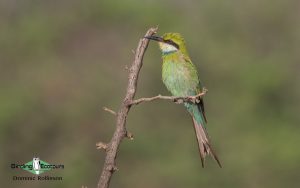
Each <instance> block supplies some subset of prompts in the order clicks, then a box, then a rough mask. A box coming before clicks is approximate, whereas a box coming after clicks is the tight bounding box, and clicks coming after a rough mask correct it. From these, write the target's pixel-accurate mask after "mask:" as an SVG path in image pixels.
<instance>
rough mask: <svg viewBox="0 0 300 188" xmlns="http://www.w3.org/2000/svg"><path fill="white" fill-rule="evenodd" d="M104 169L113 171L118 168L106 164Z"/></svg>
mask: <svg viewBox="0 0 300 188" xmlns="http://www.w3.org/2000/svg"><path fill="white" fill-rule="evenodd" d="M106 170H108V171H110V172H115V171H118V170H119V169H118V167H116V166H115V165H112V164H111V165H108V166H107V167H106Z"/></svg>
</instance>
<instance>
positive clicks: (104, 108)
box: [103, 107, 117, 116]
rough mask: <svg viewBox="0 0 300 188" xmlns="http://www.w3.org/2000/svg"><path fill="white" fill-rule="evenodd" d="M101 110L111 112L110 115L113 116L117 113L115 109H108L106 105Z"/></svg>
mask: <svg viewBox="0 0 300 188" xmlns="http://www.w3.org/2000/svg"><path fill="white" fill-rule="evenodd" d="M103 110H104V111H106V112H109V113H111V114H112V115H115V116H116V115H117V113H116V112H115V111H113V110H111V109H109V108H107V107H103Z"/></svg>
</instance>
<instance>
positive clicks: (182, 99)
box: [128, 88, 207, 105]
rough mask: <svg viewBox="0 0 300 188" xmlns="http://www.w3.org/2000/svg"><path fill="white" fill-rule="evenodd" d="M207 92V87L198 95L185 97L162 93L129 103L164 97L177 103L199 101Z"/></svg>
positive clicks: (135, 103) (134, 103)
mask: <svg viewBox="0 0 300 188" xmlns="http://www.w3.org/2000/svg"><path fill="white" fill-rule="evenodd" d="M206 93H207V89H205V88H204V89H203V92H201V93H199V94H198V95H194V96H185V97H174V96H162V95H157V96H155V97H149V98H140V99H136V100H133V101H131V103H129V104H128V105H138V104H140V103H142V102H151V101H154V100H157V99H163V100H170V101H173V102H175V103H177V104H180V103H183V102H192V103H198V102H199V98H201V97H203V96H204V95H205V94H206Z"/></svg>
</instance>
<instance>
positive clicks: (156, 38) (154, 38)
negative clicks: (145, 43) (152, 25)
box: [144, 35, 164, 42]
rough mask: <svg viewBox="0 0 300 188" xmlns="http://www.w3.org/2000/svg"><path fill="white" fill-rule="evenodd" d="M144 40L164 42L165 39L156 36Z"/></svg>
mask: <svg viewBox="0 0 300 188" xmlns="http://www.w3.org/2000/svg"><path fill="white" fill-rule="evenodd" d="M144 38H145V39H149V40H155V41H158V42H164V39H163V38H162V37H159V36H155V35H152V36H147V37H144Z"/></svg>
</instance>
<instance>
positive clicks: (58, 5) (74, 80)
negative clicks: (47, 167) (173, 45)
mask: <svg viewBox="0 0 300 188" xmlns="http://www.w3.org/2000/svg"><path fill="white" fill-rule="evenodd" d="M299 7H300V4H299V1H295V0H287V1H282V0H272V1H271V0H268V1H259V0H244V1H238V0H227V1H217V0H203V1H179V0H175V1H171V0H167V1H158V0H145V1H138V0H123V1H108V0H100V1H97V0H87V1H80V0H73V1H70V0H64V1H58V0H52V1H36V0H27V1H17V0H2V1H1V2H0V26H1V29H0V139H1V140H0V141H1V142H0V147H1V162H0V167H1V171H0V177H1V181H0V182H1V187H33V188H34V187H45V188H46V187H81V185H87V186H88V187H95V185H96V184H97V181H98V177H99V175H100V171H101V168H102V165H103V161H104V155H105V154H104V153H103V152H100V151H97V150H96V149H95V143H96V142H98V141H109V139H110V138H111V136H112V133H113V131H114V126H115V118H114V117H113V116H112V115H110V114H108V113H106V112H104V111H102V110H101V108H102V107H103V106H107V107H110V108H112V109H115V110H117V109H118V107H119V105H120V103H121V101H122V98H123V97H124V94H125V88H126V84H127V74H128V73H127V71H126V70H125V66H126V65H127V66H128V65H130V63H131V62H132V59H133V54H132V52H131V50H132V49H135V48H136V45H137V42H138V40H139V38H140V37H142V36H143V34H144V33H145V31H146V30H147V29H148V28H149V27H151V26H156V25H159V34H163V33H164V32H180V33H182V35H184V36H185V39H186V41H187V45H188V49H189V51H190V55H191V58H192V60H193V62H194V63H195V64H196V66H197V67H198V70H199V74H200V77H201V80H202V82H203V83H204V85H205V86H206V87H207V88H208V89H209V93H208V95H207V96H205V103H206V111H207V116H208V121H209V124H208V131H209V133H210V136H211V138H212V142H213V145H214V147H215V148H216V150H217V153H218V154H219V157H220V159H221V160H222V162H223V166H224V168H223V169H219V168H218V167H217V165H216V164H215V162H214V161H213V160H212V159H207V167H206V168H205V169H202V168H201V163H200V159H199V154H198V150H197V145H196V139H195V137H194V133H193V128H192V121H191V119H190V117H189V115H188V114H187V112H186V111H185V110H184V108H183V107H182V106H181V105H176V104H173V103H170V102H168V101H156V102H152V103H147V104H142V105H139V106H137V107H134V108H132V110H131V111H130V114H129V117H128V122H127V126H128V129H129V130H130V131H131V132H132V133H134V135H135V139H134V141H128V140H125V141H124V142H123V143H122V145H121V148H120V151H119V157H118V160H117V165H118V167H119V169H120V171H118V172H117V173H116V174H115V175H114V177H113V179H112V181H111V187H124V188H126V187H143V188H148V187H149V188H150V187H151V188H152V187H157V188H167V187H172V188H175V187H191V188H193V187H210V188H217V187H222V188H227V187H228V188H232V187H244V188H281V187H299V185H300V184H299V169H300V150H299V146H297V144H298V143H299V142H300V137H299V131H300V128H299V122H300V116H299V106H300V102H299V101H300V100H299V99H300V97H299V96H300V87H299V82H300V74H299V70H300V66H299V61H300V56H299V49H300V45H299V44H300V43H299V42H300V22H299V16H300V13H299V12H300V9H299ZM157 94H165V95H168V94H169V93H168V92H167V91H166V89H165V88H164V86H163V84H162V82H161V59H160V52H159V50H158V47H157V44H155V43H151V44H150V46H149V48H148V51H147V53H146V55H145V59H144V66H143V68H142V71H141V74H140V79H139V85H138V93H137V97H141V96H153V95H157ZM33 155H38V156H39V157H40V158H41V159H42V160H44V161H47V162H49V163H63V164H65V169H64V170H63V171H51V172H49V174H48V175H54V176H63V179H64V180H63V181H59V182H30V181H27V182H26V181H25V182H24V181H22V182H20V181H12V176H13V175H23V176H26V175H30V174H28V172H25V171H24V172H23V171H20V170H18V171H17V170H12V169H10V164H11V163H24V162H28V161H29V160H31V159H32V157H33Z"/></svg>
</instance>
